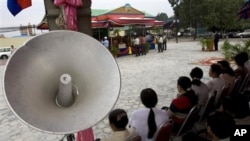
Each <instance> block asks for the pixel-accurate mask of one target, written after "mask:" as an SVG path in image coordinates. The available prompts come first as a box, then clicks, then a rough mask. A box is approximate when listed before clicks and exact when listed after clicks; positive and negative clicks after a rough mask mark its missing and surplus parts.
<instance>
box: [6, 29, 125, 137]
mask: <svg viewBox="0 0 250 141" xmlns="http://www.w3.org/2000/svg"><path fill="white" fill-rule="evenodd" d="M3 81H4V82H3V84H4V94H5V98H6V100H7V103H8V104H9V106H10V108H11V110H12V111H13V112H14V113H15V115H16V116H17V117H19V119H21V120H22V121H24V122H25V123H27V124H28V125H30V126H31V127H33V128H35V129H37V130H39V131H43V132H47V133H54V134H68V133H75V132H78V131H80V130H84V129H87V128H89V127H91V126H93V125H95V124H96V123H98V122H99V121H101V120H102V119H103V118H104V117H105V116H106V115H107V114H108V113H109V111H110V110H111V109H112V108H113V106H114V105H115V103H116V101H117V99H118V97H119V93H120V85H121V78H120V71H119V68H118V65H117V63H116V61H115V59H114V58H113V56H112V55H111V54H110V52H109V51H108V50H107V49H106V48H105V47H104V46H103V45H102V44H101V43H100V42H98V41H97V40H95V39H94V38H92V37H90V36H88V35H85V34H83V33H79V32H74V31H66V30H63V31H60V30H59V31H51V32H48V33H44V34H42V35H38V36H36V37H34V38H32V39H31V40H29V41H28V42H26V43H25V44H24V45H23V46H22V47H20V48H18V49H17V50H16V51H15V53H14V54H13V55H12V56H11V57H10V59H9V60H8V62H7V65H6V68H5V71H4V80H3Z"/></svg>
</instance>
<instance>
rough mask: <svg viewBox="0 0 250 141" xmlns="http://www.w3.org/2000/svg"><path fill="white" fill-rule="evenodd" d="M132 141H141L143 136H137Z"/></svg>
mask: <svg viewBox="0 0 250 141" xmlns="http://www.w3.org/2000/svg"><path fill="white" fill-rule="evenodd" d="M130 141H141V136H139V135H137V136H135V137H133V138H132V139H131V140H130Z"/></svg>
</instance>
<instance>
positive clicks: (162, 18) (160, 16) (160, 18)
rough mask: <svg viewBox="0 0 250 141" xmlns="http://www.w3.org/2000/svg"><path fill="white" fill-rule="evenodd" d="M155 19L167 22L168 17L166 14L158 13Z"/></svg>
mask: <svg viewBox="0 0 250 141" xmlns="http://www.w3.org/2000/svg"><path fill="white" fill-rule="evenodd" d="M155 19H156V20H158V21H166V20H167V19H168V15H167V14H166V13H158V14H157V15H156V17H155Z"/></svg>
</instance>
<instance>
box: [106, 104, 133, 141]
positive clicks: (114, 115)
mask: <svg viewBox="0 0 250 141" xmlns="http://www.w3.org/2000/svg"><path fill="white" fill-rule="evenodd" d="M109 124H110V127H111V129H112V130H113V133H112V134H111V135H110V136H109V137H107V138H104V139H101V141H130V140H131V139H132V138H134V137H136V136H137V134H136V132H135V130H134V129H132V128H126V126H127V124H128V116H127V113H126V112H125V111H124V110H123V109H115V110H113V111H111V112H110V114H109Z"/></svg>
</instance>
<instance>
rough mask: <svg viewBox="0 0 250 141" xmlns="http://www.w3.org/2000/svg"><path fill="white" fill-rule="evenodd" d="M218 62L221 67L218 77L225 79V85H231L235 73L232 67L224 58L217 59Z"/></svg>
mask: <svg viewBox="0 0 250 141" xmlns="http://www.w3.org/2000/svg"><path fill="white" fill-rule="evenodd" d="M218 64H219V65H220V66H221V69H222V71H221V75H220V77H221V78H222V79H223V80H224V81H225V86H226V87H230V86H232V85H233V83H234V81H235V73H234V70H233V68H232V67H231V66H230V64H229V63H228V61H226V60H221V61H218Z"/></svg>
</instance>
